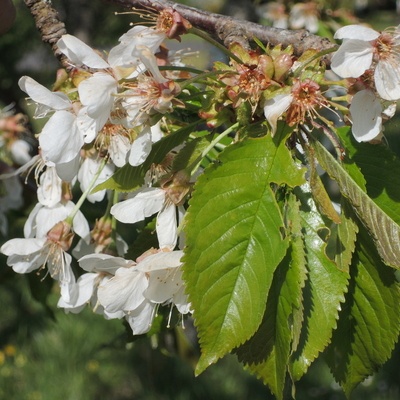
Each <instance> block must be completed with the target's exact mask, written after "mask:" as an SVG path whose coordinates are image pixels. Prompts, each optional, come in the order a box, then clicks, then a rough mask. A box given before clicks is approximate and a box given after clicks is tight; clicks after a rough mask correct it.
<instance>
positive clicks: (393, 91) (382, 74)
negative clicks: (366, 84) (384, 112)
mask: <svg viewBox="0 0 400 400" xmlns="http://www.w3.org/2000/svg"><path fill="white" fill-rule="evenodd" d="M388 61H389V60H388ZM388 61H380V62H378V64H377V65H376V68H375V74H374V80H375V87H376V91H377V92H378V94H379V96H380V97H382V99H384V100H399V99H400V64H399V60H392V61H393V62H388Z"/></svg>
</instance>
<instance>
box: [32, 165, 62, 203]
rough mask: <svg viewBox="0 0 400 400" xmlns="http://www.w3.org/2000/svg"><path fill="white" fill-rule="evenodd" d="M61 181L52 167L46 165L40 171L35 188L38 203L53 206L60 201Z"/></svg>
mask: <svg viewBox="0 0 400 400" xmlns="http://www.w3.org/2000/svg"><path fill="white" fill-rule="evenodd" d="M61 184H62V181H61V179H60V178H59V177H58V175H57V171H56V169H55V168H54V167H47V168H46V171H44V172H43V173H42V175H41V176H40V180H39V186H38V188H37V197H38V201H39V203H41V204H43V205H44V206H47V207H53V206H55V205H56V204H57V203H59V202H60V201H61V195H62V187H61Z"/></svg>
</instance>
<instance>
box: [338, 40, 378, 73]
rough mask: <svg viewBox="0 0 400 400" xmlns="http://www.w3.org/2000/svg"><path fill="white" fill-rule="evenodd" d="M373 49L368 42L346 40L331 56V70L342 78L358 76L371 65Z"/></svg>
mask: <svg viewBox="0 0 400 400" xmlns="http://www.w3.org/2000/svg"><path fill="white" fill-rule="evenodd" d="M373 49H374V48H373V47H372V45H371V44H370V43H369V42H366V41H363V40H353V39H352V40H346V41H345V42H343V44H342V45H341V46H340V47H339V50H338V51H337V52H336V53H335V54H334V55H333V56H332V62H331V69H332V71H333V72H334V73H335V74H337V75H339V76H340V77H342V78H358V77H359V76H361V75H362V74H363V73H364V72H365V71H366V70H367V69H368V68H370V67H371V64H372V57H373Z"/></svg>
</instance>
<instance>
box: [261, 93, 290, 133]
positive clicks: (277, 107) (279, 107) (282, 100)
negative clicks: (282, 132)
mask: <svg viewBox="0 0 400 400" xmlns="http://www.w3.org/2000/svg"><path fill="white" fill-rule="evenodd" d="M292 100H293V96H292V95H291V94H278V95H277V96H275V97H273V98H272V99H269V100H267V101H265V103H264V115H265V118H266V119H267V121H268V123H269V124H270V125H271V135H272V136H274V135H275V133H276V126H277V123H278V119H279V117H280V116H281V115H282V114H283V113H284V112H285V111H286V110H287V109H288V108H289V106H290V104H291V103H292Z"/></svg>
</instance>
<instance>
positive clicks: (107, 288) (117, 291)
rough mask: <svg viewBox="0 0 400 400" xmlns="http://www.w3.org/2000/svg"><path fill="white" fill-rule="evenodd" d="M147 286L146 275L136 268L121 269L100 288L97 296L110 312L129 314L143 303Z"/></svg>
mask: <svg viewBox="0 0 400 400" xmlns="http://www.w3.org/2000/svg"><path fill="white" fill-rule="evenodd" d="M147 285H148V280H147V278H146V275H145V274H144V273H141V272H139V271H137V270H136V268H135V267H132V268H119V269H118V270H117V271H116V273H115V276H114V277H113V278H111V279H109V280H108V281H107V282H106V283H104V284H101V285H100V286H99V288H98V291H97V296H98V298H99V302H100V304H101V305H102V306H103V307H104V308H105V309H106V310H107V311H108V312H117V311H121V310H122V311H125V312H129V311H133V310H135V309H136V308H138V307H139V306H140V305H141V304H142V303H143V301H144V300H145V298H144V296H143V292H144V291H145V290H146V288H147Z"/></svg>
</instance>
